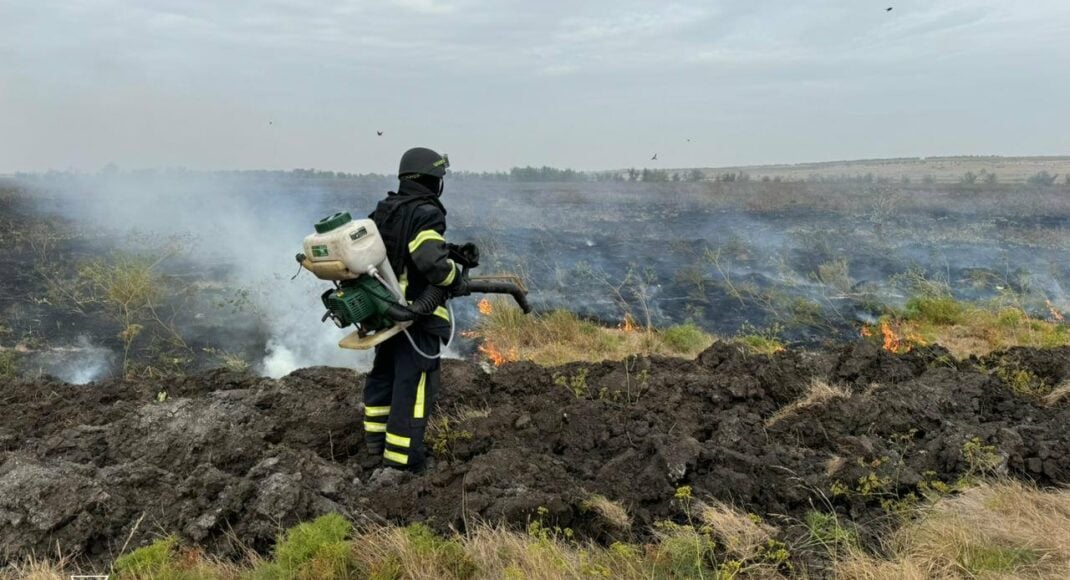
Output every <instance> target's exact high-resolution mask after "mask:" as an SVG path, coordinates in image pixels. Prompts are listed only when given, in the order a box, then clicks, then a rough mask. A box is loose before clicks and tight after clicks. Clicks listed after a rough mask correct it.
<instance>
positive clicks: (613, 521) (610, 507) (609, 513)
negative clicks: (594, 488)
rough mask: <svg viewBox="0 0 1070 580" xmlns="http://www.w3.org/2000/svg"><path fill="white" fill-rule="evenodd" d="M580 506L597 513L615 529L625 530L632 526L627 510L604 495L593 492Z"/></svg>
mask: <svg viewBox="0 0 1070 580" xmlns="http://www.w3.org/2000/svg"><path fill="white" fill-rule="evenodd" d="M580 508H581V509H582V510H584V511H589V512H594V513H596V514H598V515H599V516H600V517H601V519H602V521H604V522H606V523H607V524H609V525H610V526H612V527H613V528H614V529H616V530H619V531H627V530H630V529H631V527H632V517H631V516H630V515H628V510H626V509H624V506H622V505H620V504H619V503H617V502H615V501H613V500H611V499H608V498H607V497H606V496H604V495H599V494H594V495H592V496H590V497H588V498H587V499H586V500H584V502H583V503H581V504H580Z"/></svg>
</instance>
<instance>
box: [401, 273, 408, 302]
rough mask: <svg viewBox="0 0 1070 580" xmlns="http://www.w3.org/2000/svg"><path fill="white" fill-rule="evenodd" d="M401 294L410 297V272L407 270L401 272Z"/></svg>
mask: <svg viewBox="0 0 1070 580" xmlns="http://www.w3.org/2000/svg"><path fill="white" fill-rule="evenodd" d="M400 284H401V295H402V296H405V297H408V295H409V274H408V273H407V272H405V273H402V274H401V281H400Z"/></svg>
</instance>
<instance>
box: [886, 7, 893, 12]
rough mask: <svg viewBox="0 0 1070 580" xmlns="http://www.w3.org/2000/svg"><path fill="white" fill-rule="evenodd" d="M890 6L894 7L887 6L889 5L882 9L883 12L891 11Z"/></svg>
mask: <svg viewBox="0 0 1070 580" xmlns="http://www.w3.org/2000/svg"><path fill="white" fill-rule="evenodd" d="M892 8H894V6H889V7H887V8H885V9H884V11H885V12H891V11H892Z"/></svg>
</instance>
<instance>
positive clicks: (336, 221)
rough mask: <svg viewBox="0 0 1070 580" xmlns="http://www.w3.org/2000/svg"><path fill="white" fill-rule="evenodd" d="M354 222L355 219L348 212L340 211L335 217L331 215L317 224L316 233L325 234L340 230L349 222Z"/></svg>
mask: <svg viewBox="0 0 1070 580" xmlns="http://www.w3.org/2000/svg"><path fill="white" fill-rule="evenodd" d="M351 221H353V218H352V217H351V216H350V215H349V212H347V211H340V212H338V213H336V214H334V215H329V216H327V217H325V218H323V219H321V220H320V221H319V223H317V224H316V233H317V234H325V233H327V232H329V231H331V230H334V229H337V228H340V227H342V226H344V225H346V224H348V223H349V222H351Z"/></svg>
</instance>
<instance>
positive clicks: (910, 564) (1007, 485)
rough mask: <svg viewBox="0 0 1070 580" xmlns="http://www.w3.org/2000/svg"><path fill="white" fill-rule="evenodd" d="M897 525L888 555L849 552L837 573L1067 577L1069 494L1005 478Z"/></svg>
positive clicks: (866, 576)
mask: <svg viewBox="0 0 1070 580" xmlns="http://www.w3.org/2000/svg"><path fill="white" fill-rule="evenodd" d="M919 515H920V517H919V518H918V519H917V520H915V521H914V522H912V523H910V524H907V525H906V526H905V527H904V528H902V529H900V530H899V531H898V532H897V533H895V534H894V536H893V537H892V538H891V540H890V541H889V542H888V548H889V549H888V552H889V553H888V554H887V555H885V556H874V555H871V554H867V553H863V552H862V551H860V550H854V551H852V553H851V554H850V555H849V556H847V557H845V558H843V559H842V560H840V561H838V562H836V563H835V569H836V572H837V576H838V577H841V578H858V579H863V578H864V579H872V580H878V579H889V580H891V579H893V578H911V579H913V578H918V579H921V578H977V577H999V578H1038V579H1039V578H1067V577H1070V526H1068V525H1067V523H1068V519H1070V492H1067V491H1066V490H1054V491H1040V490H1038V489H1036V488H1033V487H1030V486H1028V485H1025V484H1022V483H1019V482H1014V481H1002V482H996V483H986V484H983V485H980V486H979V487H975V488H972V489H968V490H965V491H964V492H963V493H962V494H961V495H958V496H954V497H947V498H944V499H942V500H940V501H939V502H937V503H936V504H935V505H934V506H933V507H932V508H931V509H929V510H927V511H923V512H919Z"/></svg>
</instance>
